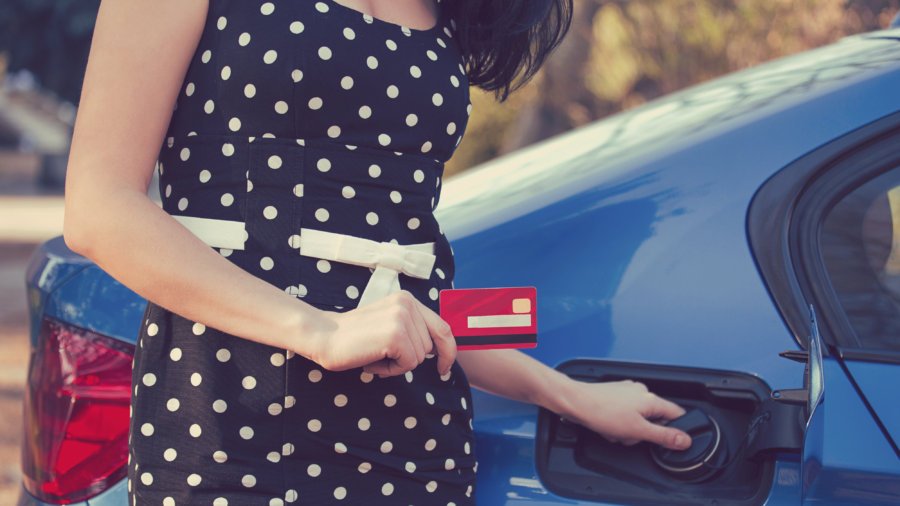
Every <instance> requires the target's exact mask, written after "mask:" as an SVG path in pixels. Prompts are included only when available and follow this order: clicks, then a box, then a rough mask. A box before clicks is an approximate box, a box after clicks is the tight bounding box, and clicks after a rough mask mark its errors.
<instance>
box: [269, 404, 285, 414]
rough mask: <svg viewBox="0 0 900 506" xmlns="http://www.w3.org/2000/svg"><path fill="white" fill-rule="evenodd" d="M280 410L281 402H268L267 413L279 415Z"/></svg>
mask: <svg viewBox="0 0 900 506" xmlns="http://www.w3.org/2000/svg"><path fill="white" fill-rule="evenodd" d="M281 411H282V406H281V404H279V403H277V402H273V403H272V404H269V414H270V415H272V416H276V415H280V414H281Z"/></svg>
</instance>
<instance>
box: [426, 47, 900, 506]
mask: <svg viewBox="0 0 900 506" xmlns="http://www.w3.org/2000/svg"><path fill="white" fill-rule="evenodd" d="M870 44H871V45H870ZM761 67H762V68H760V69H759V70H757V69H751V70H748V71H744V72H739V73H737V74H735V75H732V76H729V77H727V78H724V79H721V80H716V81H715V82H713V83H709V84H706V85H702V86H700V87H697V88H693V89H689V90H685V91H684V92H682V93H678V94H675V95H673V96H672V97H671V98H668V99H664V100H662V101H659V102H655V103H652V104H649V105H647V106H644V107H642V108H639V109H637V110H634V111H631V112H626V113H623V114H620V115H617V116H614V117H612V118H609V119H607V120H604V121H601V122H598V123H597V124H592V125H589V126H586V127H582V128H580V129H576V130H575V131H572V132H569V133H566V134H563V135H562V136H558V137H556V138H554V139H551V140H548V141H544V142H542V143H539V144H537V145H534V146H529V147H527V148H524V149H523V150H520V151H519V152H516V153H512V154H510V155H507V156H505V157H501V158H499V159H496V160H494V161H491V162H487V163H486V164H483V165H482V166H481V167H480V168H476V169H473V170H472V171H469V172H466V173H462V174H460V175H458V176H455V177H453V178H450V179H448V180H447V181H446V182H445V183H444V184H445V185H446V187H445V188H444V189H443V192H444V195H446V197H443V198H442V200H441V205H440V206H438V209H437V210H436V213H438V214H439V219H440V223H441V224H442V229H443V231H444V232H445V233H446V234H447V236H448V238H449V239H450V240H451V241H452V247H453V250H454V257H455V259H456V277H455V283H454V287H458V288H469V287H489V286H526V285H533V286H536V287H537V290H538V293H537V300H538V313H539V316H538V318H539V321H540V323H539V330H538V346H537V348H535V349H530V350H525V352H526V353H528V354H530V355H532V356H534V357H536V358H538V359H539V360H541V361H543V362H545V363H547V364H549V365H558V364H560V363H561V362H563V361H564V360H566V359H571V358H590V357H594V358H600V357H602V358H611V359H616V360H628V361H635V362H646V363H658V364H677V365H681V366H695V367H710V368H728V369H733V370H738V371H742V372H747V373H751V374H754V375H757V376H759V377H760V378H762V379H763V380H764V381H766V382H767V383H768V384H769V385H770V386H771V387H773V388H797V387H800V386H801V381H802V377H803V369H802V364H797V363H794V362H791V361H788V360H784V359H781V358H779V357H778V352H780V351H783V350H787V349H798V348H799V346H798V343H799V342H801V340H802V339H803V338H804V337H805V336H793V335H791V334H790V332H789V331H788V329H787V327H786V325H785V324H784V321H783V320H782V318H781V316H780V314H779V313H778V311H777V310H776V308H775V307H774V305H773V304H772V301H771V298H770V295H769V294H768V292H767V290H766V287H765V285H764V284H763V282H762V280H761V278H760V276H759V273H758V271H757V269H756V267H755V265H754V262H753V258H752V255H751V253H750V250H749V248H748V244H747V237H746V229H745V220H746V211H747V207H748V205H749V203H750V200H751V199H752V197H753V194H754V192H755V191H756V189H757V188H758V187H759V186H760V185H761V184H762V183H763V182H764V181H765V180H766V179H767V178H768V177H770V176H771V175H772V174H773V173H774V172H776V171H777V170H779V169H780V168H782V167H784V166H786V165H788V164H789V163H790V162H791V161H793V160H794V159H796V158H799V157H800V156H802V155H804V154H806V153H808V152H810V151H812V150H814V149H816V148H818V147H820V146H821V145H823V144H825V143H828V142H829V141H831V140H833V139H835V138H837V137H840V136H841V135H844V134H846V133H847V132H849V131H852V130H854V129H856V128H858V127H860V126H862V125H864V124H866V123H869V122H872V121H875V120H877V119H878V118H880V117H883V116H885V115H887V114H890V113H892V112H895V111H897V110H900V94H896V93H895V90H897V89H900V44H897V41H895V40H889V39H872V40H866V39H861V38H855V39H849V40H844V41H842V42H840V43H837V44H835V45H833V46H830V47H825V48H820V49H817V50H814V51H811V52H808V53H805V54H802V55H797V56H794V57H790V58H786V59H782V60H779V61H775V62H771V63H769V64H765V65H763V66H761ZM757 71H758V72H759V74H756V73H755V72H757ZM824 76H827V77H824ZM745 85H746V86H745ZM754 87H756V88H759V89H761V90H762V91H760V92H759V93H758V94H754V93H751V92H748V93H747V95H745V96H743V97H741V100H737V101H736V100H731V101H727V100H724V101H723V102H722V103H720V104H718V106H717V107H712V106H708V105H702V106H697V107H700V108H701V109H703V110H704V111H705V114H707V115H708V116H703V115H702V114H699V113H698V114H696V115H694V114H693V112H691V111H687V112H685V111H684V109H685V108H688V109H690V108H691V107H692V106H691V105H690V104H692V103H697V102H699V101H702V100H703V99H704V98H705V97H717V96H724V95H726V94H727V93H729V92H728V89H734V88H738V89H742V88H748V89H753V88H754ZM679 103H680V104H681V105H680V107H681V110H679V108H678V107H676V105H677V104H679ZM685 103H688V104H689V105H684V104H685ZM835 104H839V105H838V106H835ZM682 113H684V114H685V116H686V117H687V118H691V120H690V121H689V120H688V119H685V118H679V119H672V118H671V116H672V115H677V114H682ZM641 116H647V117H648V118H643V119H642V118H641ZM673 123H674V124H675V125H676V126H672V125H671V124H673ZM632 124H637V125H638V126H632ZM656 124H658V125H659V128H653V126H654V125H656ZM638 148H639V149H638ZM723 173H727V177H723ZM712 245H714V247H711V246H712ZM559 259H565V260H566V261H565V262H560V261H559ZM499 265H502V266H503V268H502V269H498V268H497V266H499ZM585 266H593V268H590V269H585ZM699 314H702V316H703V317H698V315H699ZM734 343H742V345H741V346H735V345H734ZM474 404H475V410H476V422H475V423H476V427H475V428H476V431H477V432H478V434H479V439H478V443H480V445H479V447H480V450H479V460H480V464H479V476H489V477H490V479H487V480H484V481H486V482H487V486H485V485H481V483H482V482H481V481H480V482H479V483H480V485H479V492H478V499H479V503H484V504H498V505H499V504H513V503H514V502H515V501H519V500H520V499H516V500H515V501H513V500H512V499H510V497H517V498H521V497H524V496H526V495H531V496H536V497H542V498H543V499H542V500H545V501H560V502H562V503H565V501H566V500H564V499H562V498H559V497H556V496H554V495H553V494H552V493H550V492H548V491H546V490H544V489H543V488H532V487H523V486H521V485H519V486H516V485H514V483H520V484H521V483H528V484H533V483H534V481H528V480H534V479H536V476H537V474H536V471H535V470H531V471H530V472H529V471H528V470H527V469H525V468H524V467H523V466H522V465H521V461H522V460H527V461H528V462H534V454H533V450H534V442H533V440H532V438H533V436H534V433H533V430H534V428H535V424H534V420H535V413H536V410H535V409H534V408H533V407H530V406H516V404H517V403H513V402H511V401H508V400H505V399H500V398H498V397H496V396H493V395H490V394H487V393H483V392H476V395H475V398H474ZM859 415H860V416H869V415H868V412H864V413H861V414H859ZM510 445H512V447H510ZM787 473H788V474H789V473H790V471H787ZM787 481H790V480H787ZM779 483H781V482H779V481H777V480H776V483H775V488H774V489H773V490H772V492H771V497H772V500H778V498H781V497H791V496H792V494H791V492H790V491H782V490H778V488H779V487H780V486H781V485H780V484H779ZM551 498H552V499H551Z"/></svg>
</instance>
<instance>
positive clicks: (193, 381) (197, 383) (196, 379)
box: [191, 372, 203, 387]
mask: <svg viewBox="0 0 900 506" xmlns="http://www.w3.org/2000/svg"><path fill="white" fill-rule="evenodd" d="M201 381H203V376H200V373H199V372H195V373H194V374H191V385H194V386H195V387H196V386H200V382H201Z"/></svg>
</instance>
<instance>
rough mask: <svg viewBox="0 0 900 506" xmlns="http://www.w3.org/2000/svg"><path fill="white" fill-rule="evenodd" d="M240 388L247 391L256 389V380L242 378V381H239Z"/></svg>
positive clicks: (248, 377)
mask: <svg viewBox="0 0 900 506" xmlns="http://www.w3.org/2000/svg"><path fill="white" fill-rule="evenodd" d="M241 386H243V387H244V388H246V389H247V390H252V389H253V388H255V387H256V378H254V377H253V376H244V379H242V380H241Z"/></svg>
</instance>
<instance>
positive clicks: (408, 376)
mask: <svg viewBox="0 0 900 506" xmlns="http://www.w3.org/2000/svg"><path fill="white" fill-rule="evenodd" d="M403 378H404V379H406V382H407V383H412V381H413V373H412V371H406V372H405V373H403Z"/></svg>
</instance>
